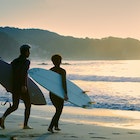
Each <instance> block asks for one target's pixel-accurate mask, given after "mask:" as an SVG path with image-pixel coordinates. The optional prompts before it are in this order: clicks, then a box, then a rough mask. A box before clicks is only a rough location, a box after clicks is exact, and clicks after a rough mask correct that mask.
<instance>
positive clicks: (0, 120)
mask: <svg viewBox="0 0 140 140" xmlns="http://www.w3.org/2000/svg"><path fill="white" fill-rule="evenodd" d="M12 100H13V105H12V106H11V107H9V108H8V109H7V110H6V111H5V113H4V114H3V116H2V118H0V127H2V128H3V129H5V126H4V120H5V118H6V117H7V116H8V115H9V114H11V113H12V112H14V111H15V110H17V108H18V105H19V97H18V96H17V95H16V94H12Z"/></svg>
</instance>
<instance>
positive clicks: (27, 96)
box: [22, 93, 31, 129]
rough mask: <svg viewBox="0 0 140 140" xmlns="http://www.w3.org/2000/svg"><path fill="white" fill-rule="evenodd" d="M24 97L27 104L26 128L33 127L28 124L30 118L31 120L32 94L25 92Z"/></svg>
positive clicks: (25, 114)
mask: <svg viewBox="0 0 140 140" xmlns="http://www.w3.org/2000/svg"><path fill="white" fill-rule="evenodd" d="M22 99H23V102H24V104H25V112H24V127H23V128H24V129H31V128H30V127H29V126H28V120H29V117H30V111H31V101H30V96H29V94H28V93H25V94H24V95H23V96H22Z"/></svg>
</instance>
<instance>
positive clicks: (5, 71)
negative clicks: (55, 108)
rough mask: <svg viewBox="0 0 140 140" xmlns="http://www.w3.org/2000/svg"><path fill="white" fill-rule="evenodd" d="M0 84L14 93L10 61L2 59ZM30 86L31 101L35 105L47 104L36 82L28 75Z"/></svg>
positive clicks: (0, 61) (0, 63)
mask: <svg viewBox="0 0 140 140" xmlns="http://www.w3.org/2000/svg"><path fill="white" fill-rule="evenodd" d="M0 84H1V85H2V86H3V87H4V88H5V89H6V90H7V91H8V92H10V93H12V67H11V65H10V64H9V63H7V62H5V61H3V60H0ZM28 88H29V95H30V98H31V103H32V104H34V105H46V104H47V103H46V99H45V97H44V95H43V93H42V91H41V90H40V88H39V87H38V86H37V85H36V84H35V82H34V81H33V80H32V79H30V78H29V77H28Z"/></svg>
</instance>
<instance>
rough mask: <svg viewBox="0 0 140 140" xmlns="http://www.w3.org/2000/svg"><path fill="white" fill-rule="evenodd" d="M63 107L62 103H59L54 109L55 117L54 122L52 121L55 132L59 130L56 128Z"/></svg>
mask: <svg viewBox="0 0 140 140" xmlns="http://www.w3.org/2000/svg"><path fill="white" fill-rule="evenodd" d="M63 105H64V102H62V101H61V102H59V105H58V106H57V108H56V116H55V121H54V127H55V130H58V131H60V130H61V129H59V127H58V122H59V119H60V116H61V114H62V110H63Z"/></svg>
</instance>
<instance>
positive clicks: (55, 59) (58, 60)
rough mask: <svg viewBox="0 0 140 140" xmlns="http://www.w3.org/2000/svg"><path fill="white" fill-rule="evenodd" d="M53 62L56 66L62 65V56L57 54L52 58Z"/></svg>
mask: <svg viewBox="0 0 140 140" xmlns="http://www.w3.org/2000/svg"><path fill="white" fill-rule="evenodd" d="M51 60H52V62H53V64H54V65H55V66H56V65H60V64H61V60H62V57H61V55H59V54H55V55H53V56H52V57H51Z"/></svg>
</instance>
